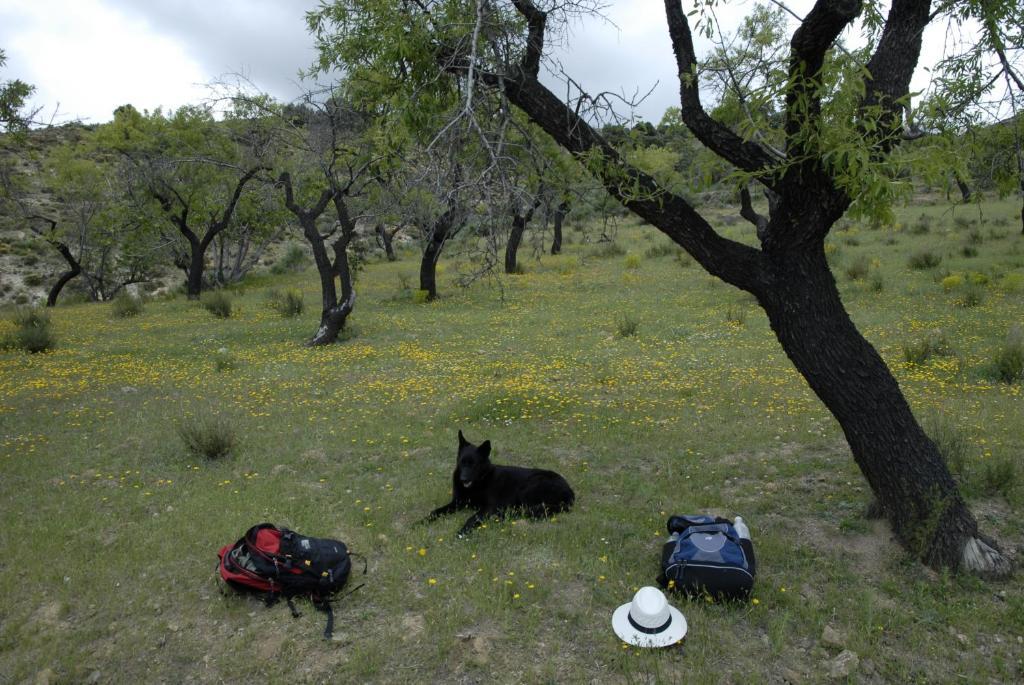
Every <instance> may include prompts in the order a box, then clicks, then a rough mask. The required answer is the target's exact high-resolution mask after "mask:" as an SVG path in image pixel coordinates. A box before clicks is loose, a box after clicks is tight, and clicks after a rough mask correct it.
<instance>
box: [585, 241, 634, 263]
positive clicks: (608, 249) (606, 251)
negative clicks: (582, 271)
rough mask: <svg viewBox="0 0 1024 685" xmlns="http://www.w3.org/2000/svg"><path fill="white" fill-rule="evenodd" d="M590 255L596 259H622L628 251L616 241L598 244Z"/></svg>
mask: <svg viewBox="0 0 1024 685" xmlns="http://www.w3.org/2000/svg"><path fill="white" fill-rule="evenodd" d="M590 254H591V255H592V256H594V257H599V258H601V259H606V258H609V257H621V256H622V255H624V254H626V251H625V250H624V249H622V246H621V245H619V244H618V243H616V242H614V241H606V242H603V243H598V244H597V245H595V246H594V247H593V248H591V250H590Z"/></svg>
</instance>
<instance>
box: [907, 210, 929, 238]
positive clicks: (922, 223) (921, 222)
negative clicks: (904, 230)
mask: <svg viewBox="0 0 1024 685" xmlns="http://www.w3.org/2000/svg"><path fill="white" fill-rule="evenodd" d="M931 230H932V218H931V217H930V216H928V215H927V214H922V215H921V216H919V217H917V221H916V222H915V223H914V224H913V225H912V226H911V227H910V232H911V233H913V234H914V235H924V234H926V233H929V232H930V231H931Z"/></svg>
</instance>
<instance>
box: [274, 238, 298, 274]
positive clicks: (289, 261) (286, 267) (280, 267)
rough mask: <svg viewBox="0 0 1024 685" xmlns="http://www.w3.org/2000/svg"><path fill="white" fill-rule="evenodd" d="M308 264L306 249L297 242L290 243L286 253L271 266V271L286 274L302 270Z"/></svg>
mask: <svg viewBox="0 0 1024 685" xmlns="http://www.w3.org/2000/svg"><path fill="white" fill-rule="evenodd" d="M305 265H306V251H305V250H304V249H303V248H302V246H301V245H298V244H296V243H289V244H288V247H287V249H286V250H285V252H284V254H283V255H282V256H281V258H280V259H279V260H277V262H275V263H274V266H272V267H271V269H270V271H271V273H275V274H279V275H280V274H285V273H289V272H292V271H300V270H301V269H302V268H303V267H304V266H305Z"/></svg>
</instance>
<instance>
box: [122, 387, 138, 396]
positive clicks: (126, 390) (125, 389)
mask: <svg viewBox="0 0 1024 685" xmlns="http://www.w3.org/2000/svg"><path fill="white" fill-rule="evenodd" d="M138 391H139V389H138V388H136V387H134V386H131V385H123V386H121V392H123V393H124V394H125V395H130V394H132V393H135V392H138Z"/></svg>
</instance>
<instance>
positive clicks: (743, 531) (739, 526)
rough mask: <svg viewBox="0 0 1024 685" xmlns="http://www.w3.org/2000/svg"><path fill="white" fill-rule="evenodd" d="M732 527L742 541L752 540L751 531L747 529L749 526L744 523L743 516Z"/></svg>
mask: <svg viewBox="0 0 1024 685" xmlns="http://www.w3.org/2000/svg"><path fill="white" fill-rule="evenodd" d="M732 527H733V528H735V529H736V534H737V535H739V536H740V539H741V540H749V539H750V529H749V528H747V524H746V523H744V522H743V517H742V516H737V517H736V521H735V522H734V523H733V524H732Z"/></svg>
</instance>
